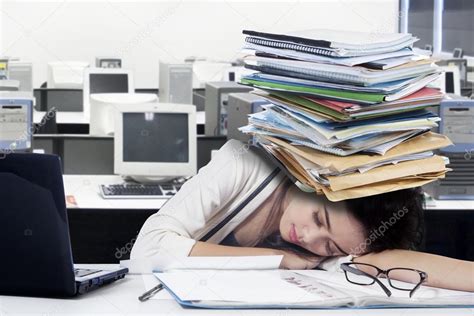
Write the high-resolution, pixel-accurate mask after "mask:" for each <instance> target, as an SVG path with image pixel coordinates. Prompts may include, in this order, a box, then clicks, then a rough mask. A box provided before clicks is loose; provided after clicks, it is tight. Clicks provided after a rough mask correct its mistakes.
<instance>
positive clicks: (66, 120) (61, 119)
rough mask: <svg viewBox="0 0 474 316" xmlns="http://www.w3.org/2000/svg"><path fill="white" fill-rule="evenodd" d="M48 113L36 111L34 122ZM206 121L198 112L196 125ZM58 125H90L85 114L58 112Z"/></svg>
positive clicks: (204, 115)
mask: <svg viewBox="0 0 474 316" xmlns="http://www.w3.org/2000/svg"><path fill="white" fill-rule="evenodd" d="M45 114H46V112H40V111H36V110H35V111H34V112H33V122H34V123H35V124H38V123H40V122H41V119H42V118H43V117H44V115H45ZM205 121H206V112H204V111H198V112H196V124H198V125H204V123H205ZM56 123H57V124H89V119H86V118H85V117H84V112H56Z"/></svg>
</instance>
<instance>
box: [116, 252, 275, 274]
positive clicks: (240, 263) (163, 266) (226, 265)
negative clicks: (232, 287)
mask: <svg viewBox="0 0 474 316" xmlns="http://www.w3.org/2000/svg"><path fill="white" fill-rule="evenodd" d="M282 259H283V256H239V257H182V258H177V257H174V256H165V255H163V256H160V257H159V261H156V262H155V261H154V260H151V259H136V260H122V261H120V266H122V267H124V268H128V269H129V273H130V274H144V273H147V274H150V273H152V272H153V271H169V270H176V269H193V270H211V269H212V270H273V269H278V268H279V267H280V263H281V260H282Z"/></svg>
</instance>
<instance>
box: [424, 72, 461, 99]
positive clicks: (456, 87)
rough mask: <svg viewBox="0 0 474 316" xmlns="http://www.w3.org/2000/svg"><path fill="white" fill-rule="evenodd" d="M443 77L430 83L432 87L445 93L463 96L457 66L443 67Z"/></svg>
mask: <svg viewBox="0 0 474 316" xmlns="http://www.w3.org/2000/svg"><path fill="white" fill-rule="evenodd" d="M440 68H441V69H442V70H443V73H442V75H441V76H440V77H439V78H438V79H436V80H435V81H433V82H432V83H430V86H432V87H435V88H438V89H440V90H441V91H442V92H444V93H451V94H455V95H461V79H460V75H459V68H458V67H456V66H442V67H440Z"/></svg>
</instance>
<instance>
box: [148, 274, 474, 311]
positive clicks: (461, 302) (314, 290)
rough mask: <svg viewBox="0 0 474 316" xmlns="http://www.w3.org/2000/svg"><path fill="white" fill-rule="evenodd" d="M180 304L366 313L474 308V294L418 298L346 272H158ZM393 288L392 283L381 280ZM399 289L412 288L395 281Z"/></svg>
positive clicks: (428, 292) (421, 293)
mask: <svg viewBox="0 0 474 316" xmlns="http://www.w3.org/2000/svg"><path fill="white" fill-rule="evenodd" d="M155 276H156V277H157V278H158V279H159V280H160V282H162V283H163V284H164V286H165V287H166V288H167V289H168V290H170V291H171V292H172V293H173V294H174V296H175V298H176V300H177V301H178V303H180V304H182V305H184V306H191V307H201V308H335V307H339V308H364V307H371V308H374V307H381V308H383V307H431V308H434V307H446V306H447V305H448V306H451V307H470V306H473V293H469V292H461V291H451V290H443V289H437V288H432V287H427V286H421V287H420V288H419V289H418V290H417V292H416V293H415V294H414V296H413V297H412V298H409V297H408V293H407V292H406V291H401V290H397V289H395V288H392V287H390V290H391V292H392V296H391V297H387V296H386V295H385V294H384V293H383V291H381V289H380V287H379V285H378V284H373V285H368V286H360V285H356V284H351V283H349V282H347V280H346V279H345V277H344V274H343V273H340V272H327V271H319V270H299V271H298V270H296V271H295V270H292V271H286V270H273V271H215V270H187V271H171V272H165V273H155ZM380 281H381V282H382V283H384V284H385V285H386V286H387V287H389V286H388V282H387V280H386V279H381V280H380ZM392 282H393V283H394V284H396V286H398V287H407V286H412V285H409V284H406V283H403V282H399V281H392Z"/></svg>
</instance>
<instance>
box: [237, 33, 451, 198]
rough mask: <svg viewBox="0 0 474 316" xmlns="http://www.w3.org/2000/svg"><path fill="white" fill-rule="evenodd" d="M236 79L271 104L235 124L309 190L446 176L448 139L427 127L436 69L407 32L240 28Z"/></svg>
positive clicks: (375, 189) (344, 194) (417, 182)
mask: <svg viewBox="0 0 474 316" xmlns="http://www.w3.org/2000/svg"><path fill="white" fill-rule="evenodd" d="M244 34H246V35H247V38H246V45H245V47H244V52H245V53H246V54H247V56H246V57H245V58H244V61H245V64H246V67H247V68H249V69H253V70H255V71H256V73H254V74H251V75H247V76H244V77H243V78H242V79H241V83H242V84H244V85H248V86H252V87H254V88H256V89H257V90H256V91H255V92H254V93H256V94H258V95H260V96H262V97H263V98H265V99H267V100H268V101H269V102H270V104H269V105H267V106H265V111H263V112H259V113H255V114H252V115H250V117H249V124H248V125H247V126H244V127H242V128H241V131H242V132H244V133H247V134H252V135H254V136H255V137H254V140H255V142H256V144H257V145H258V146H260V147H262V148H263V149H264V150H265V151H266V152H267V153H268V154H269V155H270V157H271V158H272V159H274V160H275V161H276V162H277V163H279V164H280V166H282V167H283V168H285V170H286V171H287V172H288V173H289V174H290V175H291V176H292V177H293V178H295V179H296V180H298V181H299V184H300V185H301V186H303V187H304V189H306V190H315V191H316V192H318V193H323V194H325V195H326V196H327V197H328V199H329V200H331V201H339V200H345V199H351V198H358V197H363V196H369V195H375V194H380V193H383V192H390V191H396V190H400V189H405V188H412V187H416V186H421V185H424V184H426V183H429V182H431V181H434V180H436V179H438V178H442V177H444V175H445V173H446V172H447V171H449V169H447V168H446V164H447V163H449V161H448V160H447V158H445V157H440V156H437V155H435V154H434V153H433V151H434V150H436V149H439V148H442V147H445V146H449V145H451V142H450V141H449V139H447V138H446V137H445V136H442V135H438V134H435V133H432V132H430V130H431V129H432V128H433V127H437V126H438V122H439V121H440V118H439V117H438V116H436V115H435V114H433V113H432V112H430V111H428V110H427V109H426V108H427V107H430V106H437V105H439V103H440V102H441V100H442V99H443V94H442V93H441V92H440V91H439V90H437V89H433V88H430V87H429V84H430V83H431V82H432V81H434V80H436V79H437V78H438V77H439V76H440V70H439V68H438V67H437V66H435V65H434V63H433V60H431V58H430V57H429V56H426V55H423V54H420V53H417V52H415V51H414V49H413V48H412V44H413V43H414V42H415V41H416V40H417V39H416V38H414V37H413V36H411V34H368V33H358V32H340V31H329V30H309V31H303V32H294V33H289V34H270V33H262V32H255V31H244Z"/></svg>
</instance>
